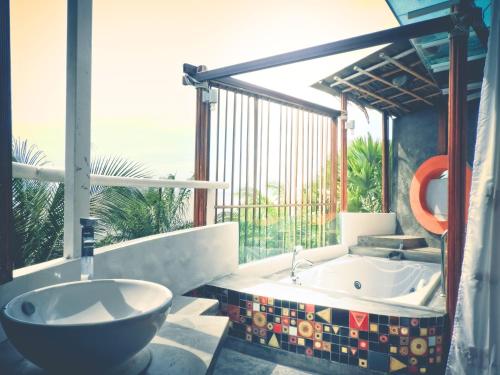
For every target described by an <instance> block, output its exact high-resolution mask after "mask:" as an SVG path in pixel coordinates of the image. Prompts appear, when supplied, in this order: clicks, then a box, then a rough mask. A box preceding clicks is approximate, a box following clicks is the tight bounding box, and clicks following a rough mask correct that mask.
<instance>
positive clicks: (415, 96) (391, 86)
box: [354, 66, 434, 107]
mask: <svg viewBox="0 0 500 375" xmlns="http://www.w3.org/2000/svg"><path fill="white" fill-rule="evenodd" d="M354 70H356V71H358V72H360V73H363V74H364V75H366V76H368V77H371V78H372V79H374V80H376V81H378V82H381V83H383V84H384V85H387V86H388V87H390V88H394V89H396V90H399V91H401V92H403V93H405V94H408V95H410V96H413V97H414V98H415V99H418V100H421V101H423V102H424V103H426V104H428V105H430V106H431V107H432V106H434V104H433V103H432V102H430V101H429V100H427V99H425V98H424V97H422V96H420V95H417V94H415V93H414V92H411V91H410V90H407V89H405V88H404V87H400V86H396V85H395V84H393V83H392V82H389V81H387V80H385V79H383V78H381V77H378V76H376V75H375V74H373V73H371V72H368V71H366V70H364V69H361V68H360V67H359V66H355V67H354Z"/></svg>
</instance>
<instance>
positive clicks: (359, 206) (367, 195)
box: [347, 133, 382, 212]
mask: <svg viewBox="0 0 500 375" xmlns="http://www.w3.org/2000/svg"><path fill="white" fill-rule="evenodd" d="M347 173H348V182H347V190H348V199H349V200H348V209H349V211H354V212H380V211H381V209H382V181H381V175H382V151H381V145H380V142H379V141H375V140H374V139H373V138H372V136H371V134H370V133H368V136H367V137H366V138H364V137H359V138H356V139H354V140H353V141H352V143H351V144H350V145H349V148H348V150H347Z"/></svg>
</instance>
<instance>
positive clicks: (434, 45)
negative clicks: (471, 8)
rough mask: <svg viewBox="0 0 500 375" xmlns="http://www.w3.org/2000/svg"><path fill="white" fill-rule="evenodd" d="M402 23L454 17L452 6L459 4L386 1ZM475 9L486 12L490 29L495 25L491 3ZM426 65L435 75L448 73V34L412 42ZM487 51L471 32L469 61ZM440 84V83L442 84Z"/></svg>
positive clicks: (480, 2) (479, 2) (478, 1)
mask: <svg viewBox="0 0 500 375" xmlns="http://www.w3.org/2000/svg"><path fill="white" fill-rule="evenodd" d="M386 1H387V4H388V5H389V7H390V8H391V10H392V12H393V13H394V15H395V16H396V18H397V20H398V22H399V23H400V24H402V25H406V24H411V23H414V22H419V21H424V20H428V19H432V18H436V17H441V16H445V15H447V14H450V3H455V2H456V1H453V0H452V1H443V0H386ZM474 3H475V5H476V6H478V7H480V8H481V9H482V13H483V20H484V21H485V25H486V26H488V27H489V26H490V24H491V0H475V1H474ZM411 42H412V44H413V45H414V46H415V49H416V50H417V53H418V54H419V56H420V58H421V59H422V61H423V63H424V64H425V66H426V67H427V69H428V70H429V72H431V74H433V75H435V74H437V73H439V72H443V71H446V70H448V67H449V50H448V33H438V34H433V35H426V36H423V37H420V38H416V39H413V40H411ZM485 56H486V49H485V48H484V47H483V46H482V44H481V42H480V40H479V39H478V37H477V35H476V33H475V32H474V31H473V30H472V28H471V29H470V33H469V45H468V58H469V61H474V60H478V59H482V58H484V57H485ZM438 81H439V79H438ZM438 83H439V82H438Z"/></svg>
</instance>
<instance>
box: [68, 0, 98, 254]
mask: <svg viewBox="0 0 500 375" xmlns="http://www.w3.org/2000/svg"><path fill="white" fill-rule="evenodd" d="M67 27H68V32H67V34H68V36H67V74H66V151H65V152H66V160H65V164H66V165H65V174H64V256H65V257H66V258H77V257H79V256H80V241H81V239H80V237H81V233H80V217H86V216H89V207H90V97H91V95H90V93H91V88H90V85H91V59H92V0H68V26H67Z"/></svg>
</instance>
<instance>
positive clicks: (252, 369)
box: [214, 348, 313, 375]
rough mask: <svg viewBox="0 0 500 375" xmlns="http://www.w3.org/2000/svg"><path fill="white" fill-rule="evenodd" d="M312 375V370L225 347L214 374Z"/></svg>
mask: <svg viewBox="0 0 500 375" xmlns="http://www.w3.org/2000/svg"><path fill="white" fill-rule="evenodd" d="M234 374H238V375H310V374H313V373H311V372H305V371H300V370H296V369H294V368H291V367H287V366H282V365H278V364H276V363H273V362H269V361H265V360H263V359H260V358H256V357H253V356H250V355H246V354H242V353H239V352H237V351H234V350H231V349H228V348H223V349H222V351H221V352H220V354H219V357H218V358H217V362H216V364H215V368H214V375H234Z"/></svg>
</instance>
